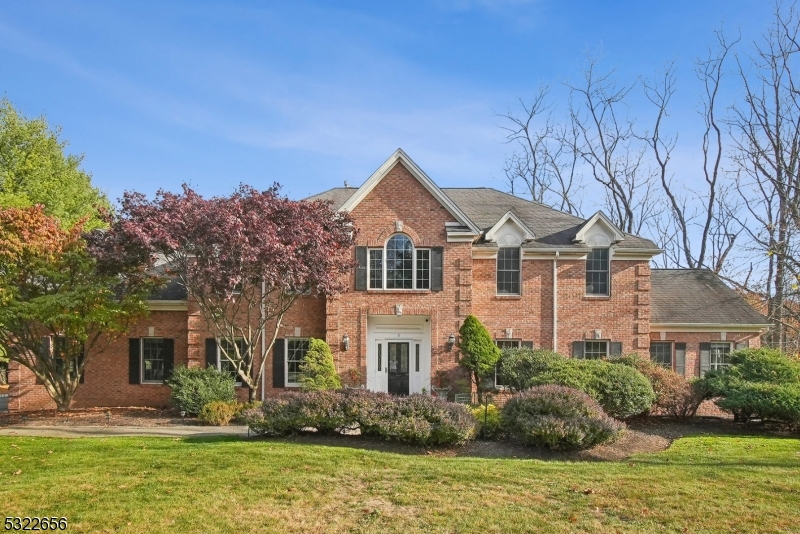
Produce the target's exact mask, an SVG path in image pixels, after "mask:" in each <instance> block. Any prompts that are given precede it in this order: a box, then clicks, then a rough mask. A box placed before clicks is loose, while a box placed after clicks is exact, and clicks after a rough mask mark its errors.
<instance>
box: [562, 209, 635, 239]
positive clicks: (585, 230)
mask: <svg viewBox="0 0 800 534" xmlns="http://www.w3.org/2000/svg"><path fill="white" fill-rule="evenodd" d="M595 226H601V227H604V228H605V230H606V231H605V232H602V234H606V235H605V237H607V238H608V240H609V241H610V243H607V244H606V245H610V244H612V243H618V242H620V241H622V240H623V239H625V234H623V233H622V232H621V231H620V229H619V228H617V225H616V224H614V223H613V222H611V219H609V218H608V216H607V215H606V214H605V213H603V210H598V211H597V213H595V214H594V215H592V216H591V217H589V219H587V220H586V222H585V223H584V224H582V225H581V227H580V229H579V230H578V233H576V234H575V237H574V238H573V239H572V240H573V241H574V242H575V243H581V244H586V243H587V241H588V240H590V239H591V237H593V236H591V235H590V230H591V229H592V228H594V227H595ZM589 244H591V243H589Z"/></svg>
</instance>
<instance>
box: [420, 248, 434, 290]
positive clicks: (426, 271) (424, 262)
mask: <svg viewBox="0 0 800 534" xmlns="http://www.w3.org/2000/svg"><path fill="white" fill-rule="evenodd" d="M430 287H431V251H430V250H428V249H420V250H417V289H430Z"/></svg>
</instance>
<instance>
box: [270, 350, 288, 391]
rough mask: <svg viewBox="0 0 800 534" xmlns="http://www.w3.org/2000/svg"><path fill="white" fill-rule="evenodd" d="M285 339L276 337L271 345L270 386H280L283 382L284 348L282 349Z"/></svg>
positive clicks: (282, 385)
mask: <svg viewBox="0 0 800 534" xmlns="http://www.w3.org/2000/svg"><path fill="white" fill-rule="evenodd" d="M285 343H286V340H285V339H276V340H275V344H274V345H272V387H274V388H282V387H284V385H285V382H284V378H285V377H284V364H285V355H286V350H285V349H284V344H285Z"/></svg>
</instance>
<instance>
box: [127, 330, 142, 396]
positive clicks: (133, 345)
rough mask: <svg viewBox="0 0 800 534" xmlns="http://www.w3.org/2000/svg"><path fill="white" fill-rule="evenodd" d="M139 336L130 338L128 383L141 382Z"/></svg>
mask: <svg viewBox="0 0 800 534" xmlns="http://www.w3.org/2000/svg"><path fill="white" fill-rule="evenodd" d="M139 347H140V345H139V338H138V337H132V338H129V339H128V384H140V383H141V374H140V371H139V365H140V363H139Z"/></svg>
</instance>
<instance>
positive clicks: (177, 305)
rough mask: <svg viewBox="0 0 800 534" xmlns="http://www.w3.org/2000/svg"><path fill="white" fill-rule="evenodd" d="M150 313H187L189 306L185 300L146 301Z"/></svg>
mask: <svg viewBox="0 0 800 534" xmlns="http://www.w3.org/2000/svg"><path fill="white" fill-rule="evenodd" d="M147 308H148V309H149V310H150V311H187V310H188V309H189V304H188V303H187V302H186V301H185V300H148V301H147Z"/></svg>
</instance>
